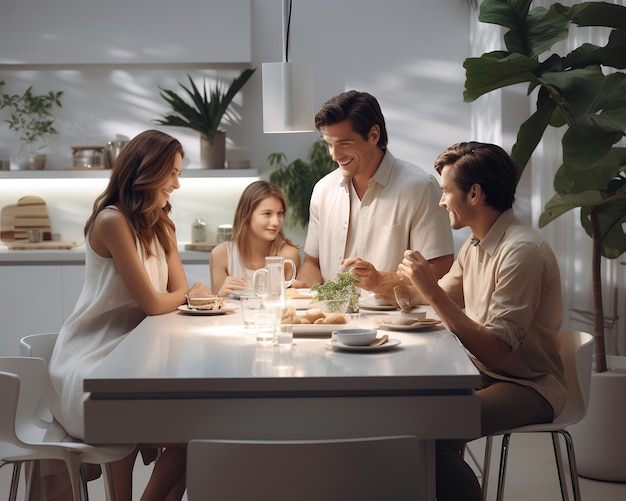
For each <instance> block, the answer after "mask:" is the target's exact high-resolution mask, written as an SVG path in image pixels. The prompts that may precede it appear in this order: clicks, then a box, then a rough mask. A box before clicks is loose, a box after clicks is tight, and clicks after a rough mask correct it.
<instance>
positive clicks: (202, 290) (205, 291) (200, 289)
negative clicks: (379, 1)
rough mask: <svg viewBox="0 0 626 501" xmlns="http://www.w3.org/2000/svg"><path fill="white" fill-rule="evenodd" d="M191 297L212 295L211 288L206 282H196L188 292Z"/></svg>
mask: <svg viewBox="0 0 626 501" xmlns="http://www.w3.org/2000/svg"><path fill="white" fill-rule="evenodd" d="M187 295H188V296H189V297H202V296H211V295H212V292H211V290H210V289H209V288H208V287H207V286H206V285H204V284H202V283H200V282H196V283H194V284H193V285H192V286H191V289H189V291H188V292H187Z"/></svg>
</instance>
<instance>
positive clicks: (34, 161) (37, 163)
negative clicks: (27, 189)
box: [28, 154, 46, 170]
mask: <svg viewBox="0 0 626 501" xmlns="http://www.w3.org/2000/svg"><path fill="white" fill-rule="evenodd" d="M28 166H29V167H30V170H43V169H44V168H45V167H46V155H37V154H32V155H30V156H29V157H28Z"/></svg>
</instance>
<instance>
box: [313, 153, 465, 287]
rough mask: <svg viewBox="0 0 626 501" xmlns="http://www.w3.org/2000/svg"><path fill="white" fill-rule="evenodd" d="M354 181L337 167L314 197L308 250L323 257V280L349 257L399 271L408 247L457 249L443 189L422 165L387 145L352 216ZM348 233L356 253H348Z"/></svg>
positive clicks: (432, 253)
mask: <svg viewBox="0 0 626 501" xmlns="http://www.w3.org/2000/svg"><path fill="white" fill-rule="evenodd" d="M350 186H351V178H344V177H343V176H342V175H341V172H340V169H336V170H334V171H333V172H331V173H330V174H328V175H326V176H325V177H323V178H322V179H320V180H319V181H318V183H317V184H316V185H315V188H314V189H313V195H312V196H311V205H310V219H309V227H308V232H307V238H306V243H305V246H304V251H305V253H307V254H308V255H310V256H312V257H316V258H318V259H319V261H320V271H321V273H322V277H323V279H324V281H327V280H333V279H334V278H335V277H336V275H337V271H338V270H339V266H340V264H341V260H342V259H344V258H348V257H354V256H359V257H360V258H362V259H364V260H366V261H369V262H371V263H372V264H373V265H374V266H375V267H376V269H377V270H379V271H395V270H396V268H397V266H398V264H399V263H400V262H401V261H402V258H403V255H404V251H405V250H407V249H411V250H419V251H420V252H421V253H422V254H423V255H424V257H425V258H426V259H434V258H437V257H441V256H445V255H448V254H454V245H453V241H452V232H451V230H450V222H449V219H448V214H447V212H446V211H445V210H444V209H443V208H441V207H439V200H440V198H441V189H440V187H439V184H438V183H437V181H436V180H435V178H434V177H433V176H432V175H430V174H427V173H426V172H425V171H424V170H423V169H421V168H419V167H418V166H416V165H413V164H411V163H409V162H405V161H403V160H399V159H396V158H394V157H393V155H392V154H391V153H390V152H389V151H388V150H387V152H386V153H385V156H384V157H383V160H382V161H381V163H380V165H379V166H378V170H377V171H376V173H375V174H374V176H373V177H372V179H370V182H369V186H368V189H367V192H366V193H365V195H364V196H363V199H362V200H361V203H360V208H359V210H358V214H353V215H352V216H353V217H352V218H351V216H350V205H351V204H350V191H351V190H350ZM355 223H356V224H355ZM348 232H350V242H351V244H352V247H353V249H350V250H352V251H353V252H354V254H353V255H347V252H348V251H349V249H347V244H348Z"/></svg>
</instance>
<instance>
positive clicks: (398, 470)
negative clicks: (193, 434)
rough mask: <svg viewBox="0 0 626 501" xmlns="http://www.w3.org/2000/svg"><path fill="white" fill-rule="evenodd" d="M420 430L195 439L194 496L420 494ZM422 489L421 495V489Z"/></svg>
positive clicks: (190, 455) (190, 483)
mask: <svg viewBox="0 0 626 501" xmlns="http://www.w3.org/2000/svg"><path fill="white" fill-rule="evenodd" d="M423 454H424V451H423V449H422V445H421V443H420V442H419V441H418V440H417V439H416V438H415V437H413V436H390V437H371V438H358V439H344V440H312V441H230V440H192V441H191V442H189V445H188V448H187V496H188V499H189V501H204V500H206V499H220V500H222V501H227V500H233V501H234V500H241V499H274V500H276V501H281V500H292V499H298V500H299V501H309V500H311V501H312V500H316V501H317V500H320V499H324V500H325V501H334V500H337V501H339V500H341V501H345V500H350V499H358V500H360V501H367V500H380V499H393V500H396V501H402V500H405V499H420V498H421V497H423V492H424V486H423V485H420V480H419V476H418V475H416V474H415V468H416V462H417V461H419V458H420V457H423ZM420 493H421V495H420Z"/></svg>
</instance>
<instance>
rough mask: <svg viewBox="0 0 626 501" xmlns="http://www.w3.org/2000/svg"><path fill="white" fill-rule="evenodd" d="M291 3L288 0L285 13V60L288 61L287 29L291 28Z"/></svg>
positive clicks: (290, 0)
mask: <svg viewBox="0 0 626 501" xmlns="http://www.w3.org/2000/svg"><path fill="white" fill-rule="evenodd" d="M291 4H292V0H289V12H288V13H287V34H286V35H285V62H286V63H288V62H289V31H290V29H291Z"/></svg>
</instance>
